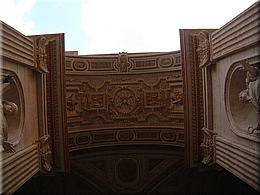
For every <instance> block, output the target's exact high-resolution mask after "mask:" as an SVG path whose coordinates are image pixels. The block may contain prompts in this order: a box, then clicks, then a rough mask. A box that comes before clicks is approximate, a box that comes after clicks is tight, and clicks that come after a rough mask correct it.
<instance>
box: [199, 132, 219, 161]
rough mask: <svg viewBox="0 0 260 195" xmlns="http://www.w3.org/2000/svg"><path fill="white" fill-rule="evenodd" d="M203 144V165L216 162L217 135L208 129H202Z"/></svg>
mask: <svg viewBox="0 0 260 195" xmlns="http://www.w3.org/2000/svg"><path fill="white" fill-rule="evenodd" d="M202 131H203V142H202V143H201V145H200V147H201V148H202V156H203V160H202V163H204V164H209V163H213V162H214V159H213V158H214V148H215V147H216V146H215V133H214V132H213V131H212V130H209V129H207V128H205V127H204V128H202Z"/></svg>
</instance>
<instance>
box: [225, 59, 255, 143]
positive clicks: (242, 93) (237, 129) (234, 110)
mask: <svg viewBox="0 0 260 195" xmlns="http://www.w3.org/2000/svg"><path fill="white" fill-rule="evenodd" d="M259 67H260V56H256V57H253V58H249V59H244V60H240V61H238V62H235V63H233V64H232V65H231V67H230V69H229V71H228V74H227V79H226V85H225V93H226V95H225V98H226V99H225V103H226V112H227V115H228V119H229V121H230V124H231V127H232V128H231V130H232V131H233V132H234V133H235V134H236V135H238V136H240V137H244V138H247V139H250V140H252V141H256V142H260V139H259V137H260V129H259V127H260V124H259V123H260V122H259V121H260V112H259V111H260V109H259V108H260V106H259V105H260V101H259V100H260V96H259V94H260V68H259Z"/></svg>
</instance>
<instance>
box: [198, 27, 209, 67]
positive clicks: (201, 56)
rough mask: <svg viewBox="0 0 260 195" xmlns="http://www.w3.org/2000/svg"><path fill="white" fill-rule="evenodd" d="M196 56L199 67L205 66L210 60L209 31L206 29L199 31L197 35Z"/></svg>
mask: <svg viewBox="0 0 260 195" xmlns="http://www.w3.org/2000/svg"><path fill="white" fill-rule="evenodd" d="M196 52H197V56H198V63H199V67H203V66H206V65H207V63H209V61H210V42H209V33H208V32H207V31H201V32H200V33H199V34H198V35H197V49H196Z"/></svg>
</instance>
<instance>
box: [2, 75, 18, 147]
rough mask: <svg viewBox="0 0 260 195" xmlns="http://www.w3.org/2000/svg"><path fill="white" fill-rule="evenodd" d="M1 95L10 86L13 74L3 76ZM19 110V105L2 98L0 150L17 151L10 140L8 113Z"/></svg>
mask: <svg viewBox="0 0 260 195" xmlns="http://www.w3.org/2000/svg"><path fill="white" fill-rule="evenodd" d="M2 77H3V78H1V83H0V84H1V89H0V95H1V96H2V95H3V93H4V92H6V91H7V90H8V88H9V87H10V83H11V81H12V76H10V75H8V76H2ZM17 111H18V106H17V105H16V104H15V103H13V102H10V101H6V100H2V99H0V120H1V121H0V122H1V123H0V128H1V130H0V152H15V150H14V147H13V144H12V143H10V142H8V124H7V120H6V116H7V115H11V114H15V113H17Z"/></svg>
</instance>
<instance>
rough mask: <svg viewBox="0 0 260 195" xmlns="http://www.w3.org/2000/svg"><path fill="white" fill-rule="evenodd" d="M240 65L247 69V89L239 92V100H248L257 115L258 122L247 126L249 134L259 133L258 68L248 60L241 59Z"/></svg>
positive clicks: (259, 98)
mask: <svg viewBox="0 0 260 195" xmlns="http://www.w3.org/2000/svg"><path fill="white" fill-rule="evenodd" d="M241 64H242V66H243V68H244V70H245V71H247V73H246V74H247V76H246V86H247V89H245V90H243V91H241V92H240V93H239V100H240V101H241V102H249V103H251V104H252V105H253V106H254V107H255V108H256V113H257V115H258V124H257V126H256V127H252V126H249V127H248V131H249V133H250V134H253V133H254V134H257V135H260V70H259V68H258V67H254V66H250V64H249V63H248V61H246V60H244V61H242V63H241Z"/></svg>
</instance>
